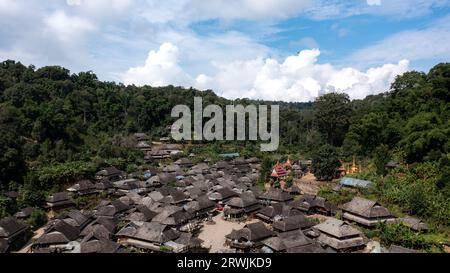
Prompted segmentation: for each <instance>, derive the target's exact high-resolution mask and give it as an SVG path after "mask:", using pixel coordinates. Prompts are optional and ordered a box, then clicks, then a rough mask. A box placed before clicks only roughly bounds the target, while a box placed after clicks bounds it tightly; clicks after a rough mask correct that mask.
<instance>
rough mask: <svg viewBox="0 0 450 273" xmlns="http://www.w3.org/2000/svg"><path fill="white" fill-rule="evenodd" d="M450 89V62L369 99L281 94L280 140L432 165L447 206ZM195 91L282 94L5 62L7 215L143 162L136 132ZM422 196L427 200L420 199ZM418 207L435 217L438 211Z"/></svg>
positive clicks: (0, 121) (1, 107)
mask: <svg viewBox="0 0 450 273" xmlns="http://www.w3.org/2000/svg"><path fill="white" fill-rule="evenodd" d="M449 90H450V64H448V63H447V64H439V65H437V66H435V67H434V68H432V69H431V70H430V71H429V73H427V74H426V73H422V72H415V71H413V72H407V73H405V74H404V75H402V76H399V77H397V79H396V80H395V82H394V83H393V84H392V87H391V90H386V92H385V93H382V94H379V95H375V96H368V97H367V98H365V99H363V100H353V101H352V100H350V98H349V97H348V96H347V95H345V94H337V93H331V94H326V95H324V96H322V97H319V98H318V99H317V100H316V101H315V102H311V103H282V102H279V103H277V104H280V106H281V109H280V114H281V117H280V119H281V120H280V134H281V147H280V149H279V151H277V154H280V155H284V154H293V155H297V156H299V157H303V158H313V157H315V156H317V154H318V153H319V152H320V153H323V152H324V151H332V152H333V154H336V156H337V157H339V159H342V160H350V159H351V158H352V157H353V156H356V157H357V158H358V160H366V161H369V162H370V163H371V164H372V165H373V166H374V170H375V174H376V175H380V176H384V175H386V173H385V169H384V167H383V166H384V164H385V163H386V162H387V161H389V160H396V161H397V162H400V163H403V164H408V165H410V164H412V165H411V166H414V164H416V165H417V164H419V166H422V167H423V166H424V164H425V165H426V164H428V165H426V166H428V167H429V169H431V170H432V171H430V176H431V175H433V177H432V179H431V180H430V179H425V178H423V177H422V176H420V175H422V174H421V173H422V172H423V168H422V169H419V170H418V171H417V173H416V174H414V175H416V176H417V175H419V176H420V177H419V178H420V179H424V180H427V181H428V180H430V181H433V184H432V185H429V186H427V187H426V188H425V187H423V189H422V188H421V190H423V191H426V192H427V194H433V195H435V196H437V197H436V198H440V199H439V200H440V201H439V203H438V204H440V205H442V204H444V209H448V203H450V202H449V196H450V180H449V165H450V164H449V163H448V162H449V156H450V155H449V146H450V140H449V135H450V126H449V116H450V109H449V107H450V103H449V96H450V91H449ZM194 96H201V97H203V104H204V105H206V104H208V103H214V104H217V105H222V106H223V105H226V104H232V103H235V104H248V103H260V104H269V103H273V102H265V101H251V100H247V99H241V100H236V101H229V100H227V99H224V98H221V97H218V96H217V95H215V94H214V92H213V91H211V90H209V91H198V90H195V89H192V88H190V89H186V88H182V87H174V86H167V87H160V88H155V87H150V86H144V87H136V86H124V85H122V84H117V83H113V82H103V81H99V80H98V79H97V77H96V75H95V74H94V73H92V72H81V73H78V74H71V73H70V71H69V70H67V69H65V68H62V67H57V66H51V67H42V68H39V69H37V68H35V67H34V66H29V67H26V66H24V65H22V64H21V63H19V62H15V61H5V62H3V63H0V132H1V134H0V190H1V191H9V190H15V191H18V192H19V198H18V204H14V205H12V204H10V203H9V201H8V200H7V199H5V198H2V197H0V198H2V199H0V207H1V211H0V216H1V215H5V214H8V213H11V212H12V211H14V209H15V208H13V207H17V206H19V207H22V206H25V205H38V204H39V203H40V202H41V200H42V198H43V196H44V195H45V194H46V191H51V190H52V189H56V188H58V185H59V183H61V182H67V181H70V180H71V179H73V178H74V177H79V176H83V175H86V176H89V175H92V174H93V173H94V172H95V170H97V169H98V168H99V167H102V166H106V165H116V166H119V167H121V168H124V169H125V170H132V169H133V167H135V166H137V165H139V164H141V163H142V159H143V155H142V154H141V153H140V152H139V151H136V150H134V149H133V147H134V144H133V143H132V141H131V139H130V137H129V136H130V134H131V133H134V132H146V133H148V134H149V135H151V136H153V137H155V138H158V137H160V136H164V135H166V134H167V133H168V132H167V129H166V128H167V126H168V125H170V124H171V122H172V119H171V118H170V112H171V109H172V107H173V106H174V105H177V104H186V105H189V106H191V107H192V105H193V101H194V100H193V98H194ZM220 145H221V144H220ZM220 145H219V144H217V143H216V144H214V145H208V147H209V149H212V150H214V151H216V152H217V151H219V150H220V149H230V148H229V145H230V144H228V146H226V147H228V148H224V147H225V146H223V147H222V146H220ZM232 145H235V146H233V147H235V149H237V150H239V151H241V152H242V153H243V154H244V155H245V154H252V153H258V151H257V150H258V149H257V148H258V146H257V145H253V144H252V143H250V144H249V143H246V144H245V145H243V144H242V143H233V144H232ZM322 156H323V155H322ZM420 171H422V172H420ZM419 173H420V174H419ZM411 175H413V174H411ZM405 179H410V180H411V181H412V182H411V183H410V184H411V187H412V186H416V187H421V186H420V184H419V185H416V184H418V183H416V181H417V178H414V177H413V176H411V177H409V176H408V177H407V178H405ZM392 183H394V182H391V184H389V181H388V182H386V183H385V184H384V185H385V186H384V187H382V188H380V189H379V191H380V192H381V191H385V192H384V193H383V194H386V195H387V196H388V197H386V198H390V197H389V194H391V195H393V194H394V192H393V191H394V190H395V189H396V188H395V187H393V186H392ZM395 183H398V181H397V182H395ZM390 185H391V186H392V187H391V188H390ZM427 185H428V184H427ZM389 190H391V191H392V192H389ZM405 194H406V193H405ZM391 197H392V196H391ZM392 198H393V199H395V198H397V196H395V197H392ZM405 198H410V197H405ZM411 198H416V199H417V200H419V199H420V197H417V196H416V197H411ZM391 201H392V200H391ZM426 201H427V202H428V201H430V200H426ZM393 202H397V203H402V202H404V200H402V199H398V200H397V199H395V200H393ZM416 202H417V204H419V205H417V204H416V205H417V206H419V207H420V200H419V201H416ZM430 202H431V201H430ZM445 203H446V204H447V205H445ZM416 210H418V211H417V213H418V214H423V215H426V216H430V215H429V214H430V213H432V212H433V211H426V212H421V211H420V209H419V208H418V207H417V208H416ZM430 217H431V216H430ZM448 221H449V215H448V211H447V212H443V214H442V215H440V216H439V221H438V222H439V223H441V224H445V225H448Z"/></svg>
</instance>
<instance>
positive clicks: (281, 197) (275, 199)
mask: <svg viewBox="0 0 450 273" xmlns="http://www.w3.org/2000/svg"><path fill="white" fill-rule="evenodd" d="M258 199H259V200H261V202H263V203H266V204H270V203H283V202H288V201H291V200H292V199H293V198H292V196H291V195H290V194H289V193H288V192H285V191H283V190H281V189H276V188H270V189H269V190H268V191H267V192H265V193H264V194H262V195H260V196H259V197H258Z"/></svg>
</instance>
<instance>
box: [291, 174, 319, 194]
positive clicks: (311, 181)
mask: <svg viewBox="0 0 450 273" xmlns="http://www.w3.org/2000/svg"><path fill="white" fill-rule="evenodd" d="M294 182H295V184H296V185H297V187H299V188H300V190H302V192H303V193H306V194H312V195H316V194H317V193H318V192H319V190H320V187H321V186H323V185H325V184H326V183H325V182H321V181H317V179H316V178H315V177H314V175H313V174H312V173H307V174H305V175H304V176H303V177H302V178H300V179H296V180H295V181H294Z"/></svg>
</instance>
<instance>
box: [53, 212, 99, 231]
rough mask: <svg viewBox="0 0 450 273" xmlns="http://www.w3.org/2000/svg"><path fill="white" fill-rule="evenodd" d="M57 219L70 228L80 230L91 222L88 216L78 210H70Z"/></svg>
mask: <svg viewBox="0 0 450 273" xmlns="http://www.w3.org/2000/svg"><path fill="white" fill-rule="evenodd" d="M58 219H60V220H63V221H64V222H66V223H68V224H69V225H71V226H74V227H76V228H78V229H80V230H82V229H83V228H84V227H85V226H86V225H87V224H89V222H90V221H91V219H90V215H85V214H83V213H82V212H81V211H79V210H71V211H69V212H65V213H63V214H61V215H59V216H58Z"/></svg>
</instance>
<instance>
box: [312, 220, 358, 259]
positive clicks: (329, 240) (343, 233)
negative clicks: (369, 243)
mask: <svg viewBox="0 0 450 273" xmlns="http://www.w3.org/2000/svg"><path fill="white" fill-rule="evenodd" d="M313 228H314V229H315V230H317V231H319V232H320V235H319V237H318V238H317V241H318V242H319V243H320V244H322V245H327V246H329V247H331V248H333V249H335V250H338V251H345V250H348V249H355V248H359V247H363V246H364V240H363V237H362V236H361V232H360V231H359V230H357V229H355V228H353V227H352V226H350V225H349V224H346V223H345V222H343V221H341V220H338V219H335V218H329V219H328V220H327V221H325V222H323V223H321V224H318V225H316V226H314V227H313Z"/></svg>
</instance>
